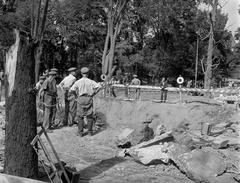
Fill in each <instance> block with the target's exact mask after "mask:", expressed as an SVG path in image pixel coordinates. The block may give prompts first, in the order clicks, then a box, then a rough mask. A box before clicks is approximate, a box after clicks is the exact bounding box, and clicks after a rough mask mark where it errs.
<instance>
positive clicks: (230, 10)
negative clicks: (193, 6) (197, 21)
mask: <svg viewBox="0 0 240 183" xmlns="http://www.w3.org/2000/svg"><path fill="white" fill-rule="evenodd" d="M219 4H220V5H221V7H222V12H223V13H226V14H228V22H227V25H226V28H227V29H228V30H229V31H232V34H234V33H235V31H236V30H237V28H238V27H240V14H239V13H238V9H240V0H219ZM200 7H201V8H203V9H209V6H206V5H202V6H200ZM218 8H220V7H219V6H218Z"/></svg>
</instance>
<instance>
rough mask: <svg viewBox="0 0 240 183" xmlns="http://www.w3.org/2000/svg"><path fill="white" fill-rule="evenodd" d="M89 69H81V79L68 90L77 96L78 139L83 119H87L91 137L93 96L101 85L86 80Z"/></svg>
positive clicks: (81, 131)
mask: <svg viewBox="0 0 240 183" xmlns="http://www.w3.org/2000/svg"><path fill="white" fill-rule="evenodd" d="M88 72H89V69H88V68H87V67H83V68H82V69H81V74H82V78H81V79H79V80H77V81H76V82H75V83H74V84H73V86H72V87H71V88H70V92H75V93H76V95H77V119H78V133H77V135H79V136H80V137H82V136H83V128H84V118H85V117H86V119H87V132H88V135H89V136H92V126H93V116H92V115H93V96H94V95H96V94H97V93H98V92H99V91H100V89H101V85H99V84H98V83H96V82H95V81H93V80H91V79H89V78H88Z"/></svg>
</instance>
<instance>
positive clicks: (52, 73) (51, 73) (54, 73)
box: [48, 71, 57, 75]
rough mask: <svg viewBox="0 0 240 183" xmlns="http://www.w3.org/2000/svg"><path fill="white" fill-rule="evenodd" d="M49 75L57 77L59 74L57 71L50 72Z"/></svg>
mask: <svg viewBox="0 0 240 183" xmlns="http://www.w3.org/2000/svg"><path fill="white" fill-rule="evenodd" d="M48 74H49V75H56V74H57V72H56V71H50V72H49V73H48Z"/></svg>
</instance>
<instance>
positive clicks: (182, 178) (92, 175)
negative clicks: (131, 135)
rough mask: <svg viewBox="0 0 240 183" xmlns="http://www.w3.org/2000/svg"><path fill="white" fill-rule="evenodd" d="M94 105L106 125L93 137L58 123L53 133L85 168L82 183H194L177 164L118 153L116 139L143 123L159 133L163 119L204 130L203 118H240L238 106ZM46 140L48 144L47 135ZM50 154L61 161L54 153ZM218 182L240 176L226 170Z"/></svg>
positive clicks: (66, 156)
mask: <svg viewBox="0 0 240 183" xmlns="http://www.w3.org/2000/svg"><path fill="white" fill-rule="evenodd" d="M94 106H95V107H94V108H95V113H96V123H98V124H100V126H101V125H102V127H101V128H99V129H96V131H95V132H94V135H93V136H92V137H89V136H87V135H86V136H83V137H78V136H77V135H76V133H77V125H74V126H72V127H62V128H58V129H55V130H54V132H53V133H50V134H49V137H50V139H51V141H52V143H53V145H54V147H55V149H56V151H57V153H58V155H59V157H60V159H61V161H63V162H65V163H66V164H67V166H68V167H74V168H75V169H76V171H77V172H79V173H80V179H79V182H82V183H87V182H89V183H100V182H101V183H102V182H109V183H110V182H111V183H112V182H114V183H118V182H119V183H123V182H126V183H131V182H134V183H135V182H144V183H145V182H171V183H181V182H182V183H188V182H189V183H190V182H193V181H192V180H190V179H189V178H188V177H187V176H186V175H185V174H183V173H182V172H181V171H180V170H179V169H178V168H177V166H176V165H175V164H174V163H168V164H164V163H162V162H158V163H157V164H153V165H150V166H145V165H143V164H141V163H140V162H138V161H136V160H135V159H134V158H132V157H125V158H121V157H119V156H118V154H119V152H120V151H121V149H119V148H117V142H118V140H119V138H120V136H121V135H122V133H123V131H124V130H125V129H126V128H127V129H133V130H134V129H137V128H139V127H140V126H141V125H142V123H143V122H148V123H149V127H151V128H152V129H153V131H154V132H155V130H156V128H157V126H158V125H159V124H161V125H164V126H165V128H166V130H167V131H170V130H172V129H173V128H174V127H176V126H177V125H179V124H180V123H181V122H186V123H188V124H189V128H190V129H191V130H200V128H201V122H209V123H211V124H218V123H228V122H232V121H233V122H236V121H237V120H239V117H240V116H239V112H238V111H236V110H235V109H234V107H233V106H216V105H207V104H202V103H190V104H166V103H154V102H152V101H124V100H113V99H104V98H95V100H94ZM43 140H44V142H45V143H46V144H47V141H46V139H44V137H43ZM48 147H49V146H48ZM225 151H226V150H225ZM49 152H51V150H50V148H49ZM233 154H234V153H233ZM51 155H52V157H53V160H54V162H57V160H56V159H55V158H54V156H53V153H51ZM40 158H43V159H44V158H45V157H44V156H42V157H40ZM44 175H45V174H44V171H43V170H42V173H41V172H40V176H42V178H41V179H42V180H45V181H48V179H47V178H46V177H45V178H44ZM218 182H229V183H231V182H236V181H235V180H234V179H233V177H232V174H227V173H225V174H223V175H221V176H220V179H219V181H218Z"/></svg>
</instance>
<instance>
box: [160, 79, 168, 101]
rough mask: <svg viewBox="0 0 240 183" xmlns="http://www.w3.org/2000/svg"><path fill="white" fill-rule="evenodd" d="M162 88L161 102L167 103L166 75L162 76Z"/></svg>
mask: <svg viewBox="0 0 240 183" xmlns="http://www.w3.org/2000/svg"><path fill="white" fill-rule="evenodd" d="M160 86H161V87H162V89H161V102H163V103H165V102H166V100H167V89H166V88H167V80H166V79H165V77H163V78H162V81H161V82H160Z"/></svg>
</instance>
